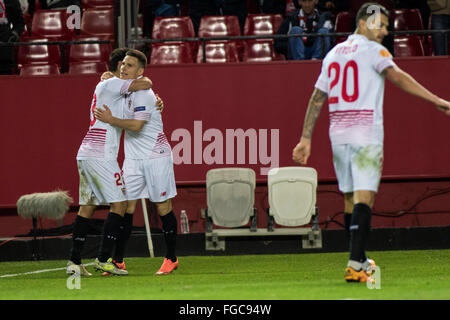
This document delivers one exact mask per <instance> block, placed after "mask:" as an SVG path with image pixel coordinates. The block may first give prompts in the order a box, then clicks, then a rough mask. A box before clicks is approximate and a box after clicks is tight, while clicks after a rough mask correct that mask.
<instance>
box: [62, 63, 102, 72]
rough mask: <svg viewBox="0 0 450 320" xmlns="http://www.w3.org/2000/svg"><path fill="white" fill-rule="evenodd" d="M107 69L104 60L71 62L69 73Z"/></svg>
mask: <svg viewBox="0 0 450 320" xmlns="http://www.w3.org/2000/svg"><path fill="white" fill-rule="evenodd" d="M107 70H108V65H107V64H106V62H72V63H71V64H70V66H69V74H92V73H103V72H105V71H107Z"/></svg>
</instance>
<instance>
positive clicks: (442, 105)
mask: <svg viewBox="0 0 450 320" xmlns="http://www.w3.org/2000/svg"><path fill="white" fill-rule="evenodd" d="M435 105H436V108H438V110H440V111H442V112H444V113H445V114H446V115H448V116H450V102H449V101H446V100H444V99H440V98H439V99H438V101H437V103H435Z"/></svg>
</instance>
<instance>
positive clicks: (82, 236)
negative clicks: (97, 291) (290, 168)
mask: <svg viewBox="0 0 450 320" xmlns="http://www.w3.org/2000/svg"><path fill="white" fill-rule="evenodd" d="M95 209H96V206H89V205H81V206H80V209H79V211H78V215H77V217H76V218H75V222H74V224H73V231H72V248H71V250H70V259H69V262H68V263H67V267H68V269H67V270H68V273H72V272H74V271H73V267H72V266H73V265H77V266H78V267H79V268H80V269H79V271H80V274H81V275H86V276H90V275H91V274H90V273H89V272H88V271H87V270H86V269H85V268H84V266H83V265H82V262H81V254H82V252H83V248H84V245H85V243H86V238H87V234H88V231H89V221H90V219H91V218H92V216H93V215H94V212H95Z"/></svg>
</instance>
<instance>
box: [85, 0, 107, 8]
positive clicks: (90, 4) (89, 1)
mask: <svg viewBox="0 0 450 320" xmlns="http://www.w3.org/2000/svg"><path fill="white" fill-rule="evenodd" d="M112 6H114V0H82V1H81V7H82V8H83V9H88V8H99V7H112Z"/></svg>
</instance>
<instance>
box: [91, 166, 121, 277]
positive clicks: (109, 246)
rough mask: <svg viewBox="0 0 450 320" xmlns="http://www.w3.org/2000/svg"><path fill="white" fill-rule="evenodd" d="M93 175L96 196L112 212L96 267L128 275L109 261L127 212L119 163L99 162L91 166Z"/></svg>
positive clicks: (107, 220)
mask: <svg viewBox="0 0 450 320" xmlns="http://www.w3.org/2000/svg"><path fill="white" fill-rule="evenodd" d="M91 171H92V172H91V175H92V176H95V179H94V181H95V187H94V189H95V190H96V196H97V198H98V199H99V200H100V201H101V203H108V204H109V205H110V212H109V213H108V216H107V217H106V220H105V223H104V225H103V231H102V238H101V243H100V249H99V252H98V255H97V259H95V262H94V263H95V265H94V267H95V268H96V269H98V270H103V271H106V272H110V273H113V274H118V275H125V274H128V272H126V271H125V270H120V269H118V268H117V267H116V266H115V265H114V264H113V263H111V262H109V261H108V259H109V258H110V257H111V254H112V250H113V248H114V245H115V241H116V239H117V236H118V234H119V231H120V226H121V225H122V220H123V215H124V213H125V210H126V205H127V203H126V197H125V186H124V184H123V181H122V176H121V173H120V172H121V170H120V168H119V165H118V163H117V161H114V160H113V161H97V162H92V164H91Z"/></svg>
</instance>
